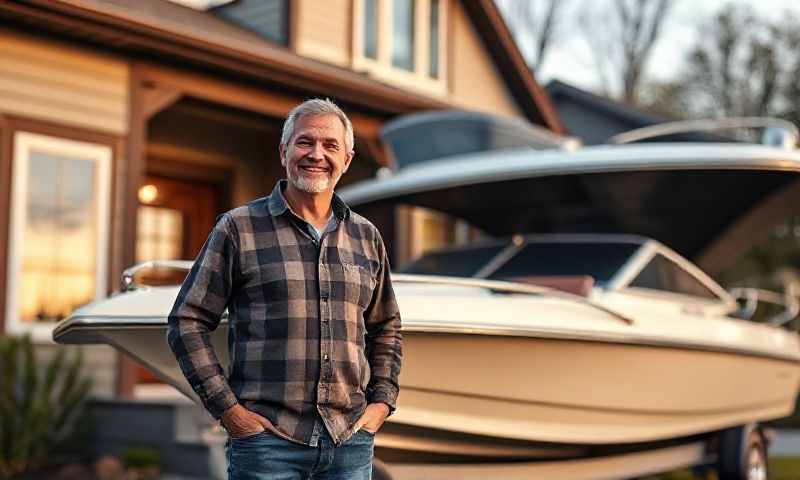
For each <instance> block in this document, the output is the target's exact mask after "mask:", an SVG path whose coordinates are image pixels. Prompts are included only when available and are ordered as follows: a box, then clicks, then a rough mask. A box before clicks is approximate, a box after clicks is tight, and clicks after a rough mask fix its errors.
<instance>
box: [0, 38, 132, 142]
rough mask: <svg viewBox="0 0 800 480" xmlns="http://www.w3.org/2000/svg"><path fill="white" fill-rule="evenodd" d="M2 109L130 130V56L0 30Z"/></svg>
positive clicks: (109, 130)
mask: <svg viewBox="0 0 800 480" xmlns="http://www.w3.org/2000/svg"><path fill="white" fill-rule="evenodd" d="M0 44H2V45H3V48H2V49H0V113H7V114H13V115H19V116H21V117H26V118H31V119H38V120H46V121H50V122H54V123H59V124H63V125H70V126H76V127H80V128H85V129H92V130H98V131H101V132H107V133H113V134H118V135H119V134H125V133H126V131H127V121H128V67H127V65H126V63H125V62H122V61H119V60H115V59H112V58H109V57H105V56H102V55H98V54H94V53H90V52H85V51H82V50H80V49H78V48H74V47H67V46H65V45H63V44H57V43H51V42H49V41H46V40H40V39H33V38H29V37H26V36H23V35H20V34H17V33H12V32H9V31H5V30H0Z"/></svg>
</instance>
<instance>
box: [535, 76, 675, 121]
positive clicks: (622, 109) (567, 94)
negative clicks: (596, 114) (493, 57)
mask: <svg viewBox="0 0 800 480" xmlns="http://www.w3.org/2000/svg"><path fill="white" fill-rule="evenodd" d="M544 90H545V91H546V92H547V94H548V95H550V98H551V99H552V100H553V101H554V102H556V103H557V100H558V99H560V98H569V99H570V100H572V101H575V102H578V103H581V104H584V105H586V106H587V107H589V108H591V109H593V110H596V111H600V112H602V113H604V114H606V115H608V116H611V117H615V118H617V119H619V120H623V121H625V123H629V124H632V125H636V126H637V127H646V126H648V125H654V124H656V123H663V122H669V121H672V120H673V119H670V118H666V117H662V116H660V115H655V114H652V113H648V112H644V111H642V110H640V109H638V108H637V107H635V106H633V105H628V104H625V103H622V102H618V101H615V100H612V99H610V98H607V97H603V96H601V95H597V94H594V93H592V92H588V91H586V90H581V89H580V88H578V87H575V86H573V85H570V84H568V83H564V82H562V81H560V80H551V81H550V82H548V83H547V85H546V86H545V88H544Z"/></svg>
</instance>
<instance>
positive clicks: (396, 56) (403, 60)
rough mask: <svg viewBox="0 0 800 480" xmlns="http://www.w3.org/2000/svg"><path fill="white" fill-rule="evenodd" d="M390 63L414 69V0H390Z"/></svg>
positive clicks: (410, 69)
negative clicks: (391, 6)
mask: <svg viewBox="0 0 800 480" xmlns="http://www.w3.org/2000/svg"><path fill="white" fill-rule="evenodd" d="M392 5H393V8H392V65H394V66H395V67H399V68H402V69H405V70H408V71H413V70H414V0H394V1H393V2H392Z"/></svg>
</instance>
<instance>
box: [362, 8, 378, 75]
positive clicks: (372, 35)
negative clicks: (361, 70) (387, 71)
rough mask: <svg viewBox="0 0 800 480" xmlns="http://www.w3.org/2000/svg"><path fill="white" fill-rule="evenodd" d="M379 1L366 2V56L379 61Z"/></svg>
mask: <svg viewBox="0 0 800 480" xmlns="http://www.w3.org/2000/svg"><path fill="white" fill-rule="evenodd" d="M377 3H378V0H364V56H365V57H367V58H372V59H374V60H377V59H378V5H377Z"/></svg>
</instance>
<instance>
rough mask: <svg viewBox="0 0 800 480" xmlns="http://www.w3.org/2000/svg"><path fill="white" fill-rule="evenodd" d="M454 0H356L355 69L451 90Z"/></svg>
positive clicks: (395, 80)
mask: <svg viewBox="0 0 800 480" xmlns="http://www.w3.org/2000/svg"><path fill="white" fill-rule="evenodd" d="M448 1H449V0H356V2H355V15H356V20H355V25H358V26H359V28H355V29H354V31H353V36H354V38H353V51H354V52H355V55H353V60H352V61H353V69H354V70H356V71H359V72H363V73H366V74H368V75H370V76H374V77H376V78H378V79H379V80H382V81H386V82H388V83H395V84H399V85H401V86H403V87H406V88H412V89H417V90H423V91H425V92H426V93H435V94H445V93H446V83H445V81H444V78H445V76H446V72H445V68H444V66H445V63H444V62H443V61H442V60H443V58H444V54H445V49H444V45H445V42H444V39H445V33H446V32H445V31H444V30H445V25H447V19H446V16H447V4H448Z"/></svg>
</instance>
